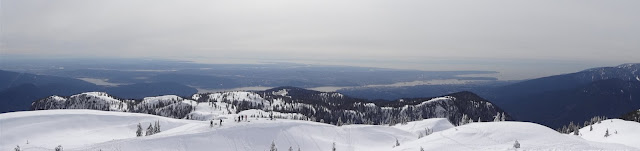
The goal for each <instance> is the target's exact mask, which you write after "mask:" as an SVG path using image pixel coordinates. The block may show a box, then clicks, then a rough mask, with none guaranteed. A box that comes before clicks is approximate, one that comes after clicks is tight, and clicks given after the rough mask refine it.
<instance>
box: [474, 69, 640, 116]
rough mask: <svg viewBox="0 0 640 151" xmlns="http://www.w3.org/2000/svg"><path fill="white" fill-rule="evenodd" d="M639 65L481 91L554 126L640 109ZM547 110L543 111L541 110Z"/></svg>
mask: <svg viewBox="0 0 640 151" xmlns="http://www.w3.org/2000/svg"><path fill="white" fill-rule="evenodd" d="M638 69H640V64H624V65H620V66H617V67H603V68H593V69H588V70H584V71H581V72H577V73H571V74H565V75H557V76H551V77H544V78H539V79H533V80H527V81H523V82H519V83H515V84H511V85H507V86H503V87H498V88H495V89H491V90H488V91H487V92H481V95H482V96H484V97H487V98H488V99H490V100H492V101H493V102H495V103H496V104H498V105H499V106H500V107H502V108H504V109H505V110H506V111H507V112H509V113H511V114H512V115H513V116H514V117H516V118H518V119H519V120H524V121H533V122H536V123H540V124H543V125H547V126H550V127H553V128H558V127H559V126H562V125H566V124H568V123H569V122H570V121H574V122H575V121H585V120H588V119H589V118H591V117H593V116H608V117H618V116H620V115H622V114H624V113H625V112H626V111H629V110H633V109H638V108H640V97H634V96H640V78H638V77H639V76H640V72H638ZM540 110H544V112H540Z"/></svg>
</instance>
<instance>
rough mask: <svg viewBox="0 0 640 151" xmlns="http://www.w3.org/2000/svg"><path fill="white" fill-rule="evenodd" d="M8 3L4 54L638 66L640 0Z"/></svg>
mask: <svg viewBox="0 0 640 151" xmlns="http://www.w3.org/2000/svg"><path fill="white" fill-rule="evenodd" d="M0 7H1V9H0V11H1V18H0V25H1V33H0V35H1V38H2V39H1V40H0V47H1V48H2V49H1V53H2V54H3V55H5V56H6V55H39V56H56V57H62V56H64V57H84V56H89V57H127V58H138V57H144V58H170V59H178V60H191V61H199V62H212V63H246V62H249V63H259V62H299V63H313V64H342V65H357V66H373V67H390V68H405V69H421V70H447V69H449V70H452V69H453V70H498V71H503V70H507V69H506V68H509V70H512V69H513V70H516V69H518V70H524V69H523V68H526V69H529V70H528V71H530V72H532V73H526V75H529V76H532V75H531V74H551V73H562V72H574V70H578V69H582V68H585V67H591V66H598V65H616V64H621V63H627V62H640V9H639V8H640V1H638V0H616V1H604V0H594V1H589V0H576V1H562V0H560V1H559V0H550V1H543V0H535V1H514V0H505V1H485V0H482V1H479V0H470V1H451V0H442V1H431V0H406V1H405V0H387V1H377V0H335V1H334V0H290V1H288V0H224V1H222V0H211V1H204V0H194V1H175V0H171V1H165V0H55V1H52V0H0ZM501 66H502V67H501ZM506 66H508V67H506ZM545 69H547V70H548V71H544V70H545ZM532 70H536V71H532ZM541 70H542V71H541ZM503 72H506V71H503ZM547 72H548V73H547ZM533 76H540V75H533ZM524 78H528V77H524Z"/></svg>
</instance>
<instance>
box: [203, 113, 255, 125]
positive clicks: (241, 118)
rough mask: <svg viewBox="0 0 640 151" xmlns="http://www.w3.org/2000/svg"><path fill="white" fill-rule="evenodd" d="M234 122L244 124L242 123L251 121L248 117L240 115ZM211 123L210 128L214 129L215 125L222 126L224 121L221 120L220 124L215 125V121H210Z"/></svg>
mask: <svg viewBox="0 0 640 151" xmlns="http://www.w3.org/2000/svg"><path fill="white" fill-rule="evenodd" d="M234 121H236V122H242V121H249V116H247V115H239V116H238V117H237V118H236V119H234ZM209 122H210V125H209V126H210V127H213V125H220V126H222V119H220V122H219V123H214V122H213V120H211V121H209Z"/></svg>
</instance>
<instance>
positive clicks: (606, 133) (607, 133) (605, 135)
mask: <svg viewBox="0 0 640 151" xmlns="http://www.w3.org/2000/svg"><path fill="white" fill-rule="evenodd" d="M609 136H610V134H609V129H607V131H606V132H605V133H604V137H609Z"/></svg>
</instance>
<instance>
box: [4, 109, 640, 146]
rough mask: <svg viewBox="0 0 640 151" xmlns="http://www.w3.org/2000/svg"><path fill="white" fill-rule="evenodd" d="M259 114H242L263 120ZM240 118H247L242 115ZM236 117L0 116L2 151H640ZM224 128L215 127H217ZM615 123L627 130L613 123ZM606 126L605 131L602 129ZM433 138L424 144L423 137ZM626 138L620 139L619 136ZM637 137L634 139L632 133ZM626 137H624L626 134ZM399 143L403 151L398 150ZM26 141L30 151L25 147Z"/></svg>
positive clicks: (547, 139) (531, 136)
mask: <svg viewBox="0 0 640 151" xmlns="http://www.w3.org/2000/svg"><path fill="white" fill-rule="evenodd" d="M257 112H260V111H259V110H249V111H246V112H244V113H245V114H247V115H254V114H259V113H257ZM241 114H242V113H241ZM237 115H238V114H226V115H223V116H221V117H225V118H220V119H223V120H224V121H223V122H222V126H220V125H217V124H216V125H214V126H213V127H210V122H209V121H197V120H183V119H173V118H165V117H160V116H154V115H147V114H137V113H123V112H105V111H95V110H43V111H26V112H13V113H5V114H0V138H1V139H2V141H0V150H13V149H14V148H15V147H16V146H17V145H19V146H20V148H21V149H23V150H52V149H53V148H54V147H56V146H58V145H61V146H63V147H64V149H65V150H66V151H70V150H71V151H72V150H160V151H162V150H167V151H169V150H170V151H176V150H225V151H227V150H228V151H233V150H237V151H256V150H268V149H269V148H270V146H271V144H272V142H273V143H274V144H275V146H276V147H277V148H278V150H287V149H288V148H289V147H291V148H292V149H293V150H298V148H299V149H300V150H302V151H316V150H318V151H325V150H331V148H332V147H333V143H335V148H336V149H337V150H356V151H417V150H419V149H420V147H422V148H424V149H425V150H514V149H513V147H512V146H513V143H514V141H515V140H518V141H519V142H520V143H521V146H522V148H521V150H639V149H638V148H632V147H629V146H624V145H620V144H613V143H598V142H591V141H587V140H585V139H582V138H580V137H578V136H572V135H565V134H560V133H557V132H555V131H554V130H552V129H549V128H547V127H544V126H541V125H538V124H534V123H526V122H482V123H472V124H467V125H463V126H459V127H453V125H452V124H451V123H449V122H448V120H447V119H442V118H441V119H425V120H421V121H415V122H409V123H407V124H406V125H397V126H381V125H358V124H355V125H345V126H334V125H329V124H323V123H317V122H311V121H301V120H286V119H276V120H269V118H257V117H251V118H249V119H248V120H247V121H243V122H233V120H231V119H233V117H236V116H237ZM155 121H159V122H160V125H161V130H162V132H160V133H157V134H155V135H151V136H142V137H136V134H135V132H136V127H137V124H138V123H141V124H142V125H143V127H146V126H147V125H149V124H151V123H154V122H155ZM218 122H219V121H218V120H216V123H218ZM613 123H622V122H619V121H614V122H613ZM603 124H604V123H603ZM426 128H429V129H433V130H434V133H433V134H431V135H427V136H425V137H422V138H418V136H419V133H421V130H424V129H426ZM619 133H620V132H619ZM627 133H634V132H627ZM620 135H621V134H620ZM396 140H397V142H398V143H399V144H400V146H397V147H393V146H395V145H396ZM27 141H28V142H29V144H27Z"/></svg>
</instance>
